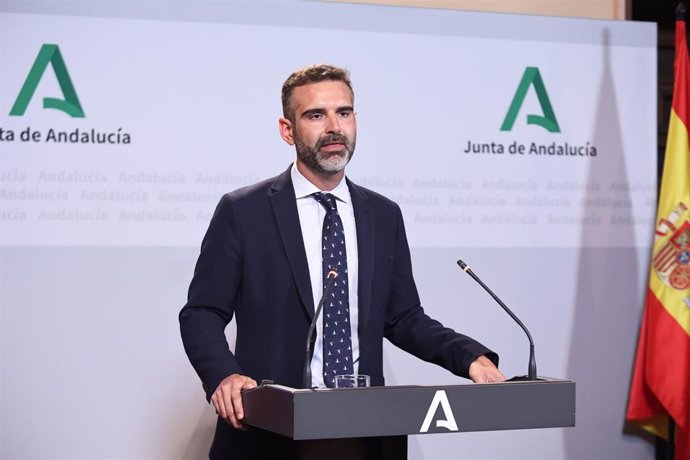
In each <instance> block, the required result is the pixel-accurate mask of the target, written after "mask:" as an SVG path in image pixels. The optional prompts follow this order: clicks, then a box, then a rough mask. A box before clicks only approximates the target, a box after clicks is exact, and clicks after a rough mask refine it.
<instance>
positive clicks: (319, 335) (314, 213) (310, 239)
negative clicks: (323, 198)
mask: <svg viewBox="0 0 690 460" xmlns="http://www.w3.org/2000/svg"><path fill="white" fill-rule="evenodd" d="M290 174H291V177H292V185H293V187H294V189H295V198H296V199H297V213H298V214H299V223H300V227H301V228H302V239H303V240H304V249H305V250H306V253H307V264H308V265H309V278H311V292H312V297H313V298H314V309H316V305H317V304H318V303H319V300H320V299H321V296H322V295H323V267H322V263H321V231H322V229H323V220H324V218H325V217H326V210H325V209H324V208H323V206H321V205H320V204H319V203H318V202H317V201H316V200H315V199H314V197H312V195H313V194H314V193H317V192H324V193H331V194H333V195H334V196H335V198H336V200H337V205H338V214H339V215H340V219H341V220H342V221H343V231H344V233H345V250H346V252H347V271H348V274H347V275H348V276H347V279H348V284H349V287H350V288H349V292H348V294H349V297H350V299H349V300H350V330H351V332H352V362H353V371H354V373H355V374H356V373H357V372H358V369H359V337H358V336H357V325H358V324H359V319H358V314H357V313H358V311H359V310H358V308H357V305H358V303H357V286H358V285H359V279H358V274H359V266H358V257H357V229H356V227H355V213H354V209H353V208H352V200H351V199H350V189H349V188H348V187H347V183H346V182H345V180H342V181H340V183H339V184H338V186H337V187H336V188H334V189H333V190H330V191H324V190H319V188H318V187H317V186H316V185H314V184H312V183H311V182H309V181H308V180H307V179H306V178H305V177H304V176H303V175H302V174H301V173H300V172H299V171H298V170H297V166H296V165H295V164H294V163H293V165H292V170H291V172H290ZM341 276H342V275H341ZM322 313H323V312H322ZM311 383H312V386H313V387H325V386H326V385H325V384H324V381H323V320H322V319H321V318H319V320H318V321H317V322H316V344H315V345H314V355H313V357H312V360H311Z"/></svg>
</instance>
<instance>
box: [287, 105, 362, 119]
mask: <svg viewBox="0 0 690 460" xmlns="http://www.w3.org/2000/svg"><path fill="white" fill-rule="evenodd" d="M335 111H336V112H354V111H355V108H354V107H352V106H351V105H345V106H342V107H338V108H337V109H336V110H335ZM325 113H326V109H323V108H320V107H317V108H314V109H308V110H305V111H304V112H302V113H301V115H300V116H301V117H308V116H310V115H323V114H325Z"/></svg>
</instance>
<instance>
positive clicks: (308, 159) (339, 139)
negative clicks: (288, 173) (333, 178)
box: [295, 133, 356, 175]
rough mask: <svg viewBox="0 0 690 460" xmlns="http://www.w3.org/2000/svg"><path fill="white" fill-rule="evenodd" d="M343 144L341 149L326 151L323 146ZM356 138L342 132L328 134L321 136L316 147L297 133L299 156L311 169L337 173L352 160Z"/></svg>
mask: <svg viewBox="0 0 690 460" xmlns="http://www.w3.org/2000/svg"><path fill="white" fill-rule="evenodd" d="M336 143H337V144H343V146H344V147H343V149H342V150H340V151H332V152H324V151H321V148H322V147H323V146H324V145H328V144H336ZM355 144H356V138H354V137H353V139H352V140H350V139H348V138H347V136H344V135H342V134H328V135H326V136H323V137H321V138H319V140H318V141H317V142H316V145H315V146H314V147H311V146H308V145H306V144H305V143H304V142H302V139H301V138H300V137H299V135H298V134H297V133H295V150H297V158H299V159H300V161H301V162H302V163H304V165H305V166H307V167H308V168H309V169H311V170H313V171H316V172H318V173H321V174H330V175H332V174H337V173H339V172H340V171H342V170H343V169H345V166H347V164H348V163H349V162H350V159H351V158H352V155H354V153H355Z"/></svg>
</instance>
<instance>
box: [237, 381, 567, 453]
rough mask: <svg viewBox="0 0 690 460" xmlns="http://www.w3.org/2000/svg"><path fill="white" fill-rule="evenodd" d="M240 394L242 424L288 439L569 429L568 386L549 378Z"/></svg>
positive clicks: (272, 388)
mask: <svg viewBox="0 0 690 460" xmlns="http://www.w3.org/2000/svg"><path fill="white" fill-rule="evenodd" d="M242 399H243V403H244V408H245V423H247V424H249V425H252V426H256V427H259V428H263V429H265V430H268V431H271V432H274V433H278V434H282V435H284V436H288V437H290V438H292V439H295V440H313V439H339V438H363V437H380V436H394V437H395V436H397V437H402V438H398V439H402V440H403V441H404V442H405V443H406V436H407V435H411V434H416V435H419V434H429V433H450V432H461V431H491V430H516V429H527V428H553V427H571V426H575V383H574V382H572V381H568V380H558V379H551V378H540V379H539V380H536V381H514V382H500V383H487V384H466V385H443V386H423V385H419V386H407V385H405V386H387V387H368V388H343V389H336V388H323V389H295V388H289V387H285V386H281V385H272V384H269V385H261V386H259V387H257V388H255V389H253V390H250V391H247V392H244V393H243V395H242ZM334 413H337V414H338V417H328V419H327V420H326V419H325V418H324V415H323V414H334ZM403 455H404V454H403Z"/></svg>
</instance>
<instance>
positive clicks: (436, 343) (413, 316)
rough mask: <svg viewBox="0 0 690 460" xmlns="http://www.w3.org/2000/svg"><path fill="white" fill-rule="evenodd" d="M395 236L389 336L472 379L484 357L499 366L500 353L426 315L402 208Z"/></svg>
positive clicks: (393, 340) (395, 342)
mask: <svg viewBox="0 0 690 460" xmlns="http://www.w3.org/2000/svg"><path fill="white" fill-rule="evenodd" d="M395 235H396V236H395V238H396V248H395V254H396V255H395V257H396V260H395V263H394V264H393V267H394V268H393V270H394V273H393V279H392V281H391V292H390V298H389V302H388V308H387V311H386V325H385V331H384V335H385V337H386V338H387V339H388V340H390V341H391V343H393V344H394V345H396V346H397V347H399V348H402V349H403V350H405V351H407V352H409V353H411V354H413V355H415V356H417V357H418V358H420V359H422V360H424V361H428V362H431V363H434V364H438V365H439V366H442V367H444V368H446V369H448V370H449V371H451V372H452V373H454V374H456V375H459V376H462V377H469V367H470V364H472V362H473V361H474V360H475V359H477V358H478V357H480V356H482V355H486V356H487V357H488V358H489V359H490V360H491V361H492V362H493V363H494V364H495V365H497V366H498V355H497V354H496V353H494V352H493V351H491V350H489V349H488V348H486V347H485V346H484V345H482V344H481V343H479V342H477V341H476V340H474V339H472V338H471V337H468V336H466V335H463V334H459V333H457V332H455V331H454V330H453V329H450V328H447V327H444V326H443V325H442V324H441V323H440V322H438V321H436V320H435V319H432V318H430V317H429V316H428V315H426V313H424V309H423V308H422V306H421V303H420V300H419V294H418V293H417V287H416V285H415V282H414V278H413V276H412V261H411V258H410V248H409V246H408V243H407V236H406V234H405V225H404V223H403V219H402V213H401V212H400V208H397V219H396V233H395Z"/></svg>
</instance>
